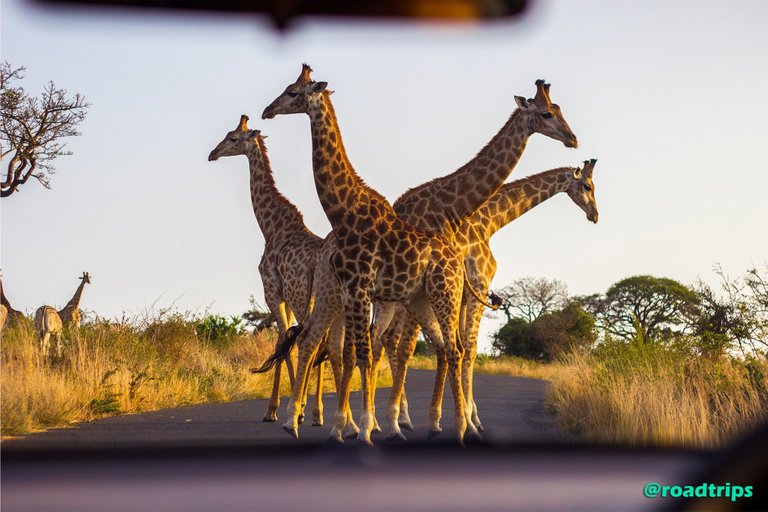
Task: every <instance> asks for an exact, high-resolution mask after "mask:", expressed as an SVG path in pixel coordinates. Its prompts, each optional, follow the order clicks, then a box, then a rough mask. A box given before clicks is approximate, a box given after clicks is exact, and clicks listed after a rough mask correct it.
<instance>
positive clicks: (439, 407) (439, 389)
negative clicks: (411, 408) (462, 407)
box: [428, 343, 448, 437]
mask: <svg viewBox="0 0 768 512" xmlns="http://www.w3.org/2000/svg"><path fill="white" fill-rule="evenodd" d="M435 352H436V356H437V372H436V375H435V387H434V389H433V390H432V401H431V402H430V404H429V427H428V428H429V437H434V436H436V435H437V434H439V433H440V432H442V431H443V429H442V427H440V417H441V416H442V414H443V394H444V392H445V379H446V377H447V375H448V359H447V357H446V355H445V347H443V346H441V344H439V343H437V344H435Z"/></svg>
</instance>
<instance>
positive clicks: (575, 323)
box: [492, 302, 597, 361]
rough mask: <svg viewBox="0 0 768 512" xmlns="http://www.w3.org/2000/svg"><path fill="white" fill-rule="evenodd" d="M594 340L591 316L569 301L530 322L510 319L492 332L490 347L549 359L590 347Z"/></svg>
mask: <svg viewBox="0 0 768 512" xmlns="http://www.w3.org/2000/svg"><path fill="white" fill-rule="evenodd" d="M596 339H597V335H596V332H595V319H594V317H593V316H592V315H590V314H589V313H587V312H586V311H585V310H584V308H583V307H582V306H581V304H579V303H578V302H571V303H569V304H567V305H566V306H565V307H564V308H563V309H561V310H558V311H552V312H549V313H544V314H542V315H540V316H539V317H538V318H536V319H535V320H534V321H533V322H528V321H527V320H525V319H524V318H512V319H511V320H510V321H509V322H507V323H506V324H505V325H503V326H502V327H501V329H499V330H498V332H496V333H495V334H494V336H493V342H492V346H493V348H494V350H496V352H498V353H500V354H505V355H515V356H519V357H524V358H526V359H535V360H539V361H552V360H554V359H555V358H556V357H557V356H558V355H560V354H562V353H565V352H568V351H570V350H574V349H577V348H586V347H590V346H592V345H593V344H594V343H595V341H596Z"/></svg>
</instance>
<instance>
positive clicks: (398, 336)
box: [382, 304, 416, 432]
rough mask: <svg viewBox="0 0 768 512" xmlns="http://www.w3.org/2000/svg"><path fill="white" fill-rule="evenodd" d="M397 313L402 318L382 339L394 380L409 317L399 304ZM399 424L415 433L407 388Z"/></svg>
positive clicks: (399, 318) (401, 406) (398, 420)
mask: <svg viewBox="0 0 768 512" xmlns="http://www.w3.org/2000/svg"><path fill="white" fill-rule="evenodd" d="M396 313H398V314H399V315H400V316H398V317H397V319H396V320H395V322H393V324H392V325H390V328H389V329H387V331H386V332H385V333H384V337H383V338H382V344H383V345H384V348H385V349H386V352H387V360H388V361H389V369H390V371H391V373H392V378H394V376H395V371H396V368H397V364H398V363H397V348H398V346H399V345H400V343H401V340H402V339H403V327H404V325H405V315H407V314H408V312H407V311H406V310H405V308H404V307H403V306H402V305H401V304H398V305H397V310H396ZM413 347H414V349H415V348H416V340H414V345H413ZM412 356H413V352H411V354H410V355H409V356H408V357H409V359H410V357H412ZM397 423H398V425H400V428H402V429H405V430H408V431H410V432H413V423H412V422H411V417H410V414H409V413H408V399H407V398H406V396H405V388H403V390H402V394H401V398H400V415H399V416H398V418H397Z"/></svg>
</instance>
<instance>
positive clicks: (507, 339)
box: [476, 268, 768, 448]
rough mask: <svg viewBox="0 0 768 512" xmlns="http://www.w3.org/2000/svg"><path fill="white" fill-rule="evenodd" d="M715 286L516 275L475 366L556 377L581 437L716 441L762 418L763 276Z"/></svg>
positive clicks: (767, 397)
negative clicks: (599, 288) (490, 353)
mask: <svg viewBox="0 0 768 512" xmlns="http://www.w3.org/2000/svg"><path fill="white" fill-rule="evenodd" d="M716 272H717V273H718V275H719V277H720V280H721V287H722V289H721V290H719V291H718V292H716V291H714V290H712V289H711V288H709V287H708V286H706V285H705V284H703V283H701V282H699V283H697V284H696V285H694V286H692V287H689V286H685V285H683V284H681V283H678V282H676V281H674V280H671V279H665V278H657V277H653V276H634V277H630V278H627V279H623V280H621V281H619V282H618V283H616V284H614V285H613V286H611V287H610V288H609V289H608V290H607V291H606V293H605V294H599V295H592V296H588V297H568V295H567V290H566V288H565V286H564V285H563V283H560V282H557V281H549V280H546V279H521V280H518V281H516V282H515V283H513V284H512V285H510V286H509V287H507V288H505V289H502V290H498V291H497V292H496V293H497V295H499V296H500V297H502V298H503V299H504V307H503V311H504V312H505V313H506V314H507V320H508V321H507V323H506V324H505V325H504V326H502V327H501V328H500V329H499V331H497V332H496V333H495V335H494V339H493V348H494V351H495V354H496V355H497V357H479V358H478V364H477V366H476V371H478V372H481V373H503V374H507V375H519V376H526V377H537V378H543V379H547V380H550V381H552V383H553V384H552V389H551V392H550V395H549V397H548V401H549V405H550V406H551V408H552V409H553V410H554V411H555V412H557V413H558V418H559V421H560V422H561V424H562V425H563V426H564V427H565V428H567V429H569V430H572V431H575V432H578V433H579V434H581V435H582V436H583V438H585V440H587V441H595V442H606V443H620V444H629V445H662V446H664V445H669V446H686V447H704V448H716V447H721V446H726V445H728V444H729V443H731V442H733V441H734V440H736V439H738V438H739V437H741V436H742V435H744V434H746V433H748V432H749V431H750V430H751V429H752V428H754V427H755V426H757V425H759V424H761V423H764V422H766V421H768V357H767V355H768V286H767V284H768V281H767V280H766V276H765V274H761V273H760V272H759V271H758V270H756V269H753V270H749V271H748V272H747V273H746V274H745V275H744V276H742V277H740V278H738V279H731V278H729V277H728V276H726V275H725V274H724V273H723V272H722V271H721V270H720V269H719V268H716Z"/></svg>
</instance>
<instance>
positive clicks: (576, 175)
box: [573, 167, 581, 180]
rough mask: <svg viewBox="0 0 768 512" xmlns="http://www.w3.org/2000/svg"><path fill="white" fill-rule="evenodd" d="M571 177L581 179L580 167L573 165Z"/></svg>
mask: <svg viewBox="0 0 768 512" xmlns="http://www.w3.org/2000/svg"><path fill="white" fill-rule="evenodd" d="M573 177H574V178H575V179H577V180H580V179H581V169H579V168H578V167H575V168H574V169H573Z"/></svg>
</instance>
